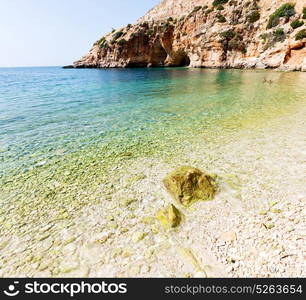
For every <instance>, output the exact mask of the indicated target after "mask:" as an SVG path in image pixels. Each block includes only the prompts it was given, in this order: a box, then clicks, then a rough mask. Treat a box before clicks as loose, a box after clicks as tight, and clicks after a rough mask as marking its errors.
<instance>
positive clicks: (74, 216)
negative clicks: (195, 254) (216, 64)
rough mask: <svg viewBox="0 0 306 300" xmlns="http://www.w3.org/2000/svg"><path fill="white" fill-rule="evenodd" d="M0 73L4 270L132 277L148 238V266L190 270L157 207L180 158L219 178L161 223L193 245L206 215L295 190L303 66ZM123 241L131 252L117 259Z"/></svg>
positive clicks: (219, 227) (234, 211) (222, 226)
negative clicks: (173, 224) (170, 247)
mask: <svg viewBox="0 0 306 300" xmlns="http://www.w3.org/2000/svg"><path fill="white" fill-rule="evenodd" d="M0 82H1V85H0V277H1V276H12V277H16V276H23V277H29V276H38V277H46V276H47V277H48V276H63V275H65V276H66V275H67V274H68V275H69V276H76V277H82V276H88V275H90V276H91V277H105V276H108V277H113V276H119V277H120V276H124V277H127V276H135V272H134V271H133V268H134V265H135V259H136V258H137V259H138V258H139V257H142V256H143V255H144V253H146V251H147V249H148V245H149V246H150V245H151V246H152V247H154V249H158V251H157V253H158V254H157V257H158V260H156V264H155V267H153V268H152V271H151V273H150V274H151V275H152V276H154V277H156V275H157V274H161V275H160V276H162V277H165V276H171V277H173V276H174V275H175V276H178V275H179V274H180V276H185V275H184V274H185V273H184V272H185V271H183V269H182V268H181V265H180V263H181V259H180V258H179V257H176V258H174V257H175V256H173V253H171V254H169V253H168V252H167V253H164V254H162V255H161V252H160V249H163V247H164V246H165V245H164V242H163V239H162V236H163V234H164V233H163V232H162V231H161V232H160V234H159V233H158V232H159V230H156V228H157V229H158V228H159V226H158V224H157V223H156V222H157V221H156V220H155V218H154V216H155V213H156V211H158V210H159V209H160V207H161V206H162V205H165V204H168V203H169V201H171V199H170V196H169V195H168V194H167V193H166V191H164V189H163V187H162V179H163V178H164V176H165V174H166V173H168V172H169V171H171V170H173V168H176V167H177V166H180V165H183V164H187V165H192V166H195V167H198V168H200V169H201V170H204V171H206V172H209V173H214V174H216V175H217V180H218V185H219V192H218V195H217V196H216V199H215V200H214V201H211V202H205V203H197V204H196V205H195V207H194V206H193V207H191V208H190V210H189V209H187V210H186V209H184V208H181V209H182V210H183V213H184V215H185V217H186V220H185V221H184V222H183V224H182V226H181V227H180V228H178V230H177V231H174V232H171V234H170V235H171V236H172V237H173V240H175V241H176V242H177V244H180V243H187V240H188V243H187V244H189V246H190V247H191V248H195V247H197V248H198V250H199V252H200V253H203V246H204V245H206V244H207V243H206V242H207V241H205V238H206V236H207V231H208V232H209V229H208V228H209V226H211V228H212V230H211V232H213V233H216V234H218V232H223V231H226V230H228V229H226V228H227V226H229V228H232V226H233V224H232V221H231V220H235V222H236V221H237V220H239V218H237V216H238V215H239V213H241V216H243V217H244V215H245V214H246V213H249V212H250V213H251V215H252V211H253V212H254V211H256V210H257V209H259V208H261V207H262V206H264V207H266V206H267V205H270V204H268V203H270V201H273V202H275V200H277V201H280V202H282V203H283V202H284V201H289V202H290V206H289V207H291V203H292V199H293V200H294V199H295V200H296V199H299V198H300V195H303V194H304V182H305V178H304V176H303V174H305V172H303V170H304V169H305V167H304V164H303V162H304V161H305V159H304V156H303V155H304V154H305V153H304V152H303V149H305V142H304V141H303V138H304V136H305V133H304V131H305V124H304V115H305V88H304V84H305V82H306V74H305V73H281V72H273V71H255V70H248V71H241V70H204V69H184V68H181V69H179V68H178V69H125V70H63V69H60V68H19V69H0ZM231 215H232V218H233V219H231V218H229V217H228V216H231ZM252 216H253V215H252ZM279 219H281V220H282V218H279ZM284 220H286V219H284ZM210 221H211V223H210ZM215 222H216V223H215ZM285 222H287V221H285ZM226 224H227V225H226ZM151 226H152V227H151ZM242 226H244V225H242ZM282 226H283V225H282ZM295 228H296V225H295ZM139 233H145V234H147V235H146V238H145V239H144V241H143V242H140V243H135V242H133V239H131V238H132V237H133V236H134V234H139ZM105 234H106V235H107V236H108V234H111V236H113V237H112V238H109V240H108V242H106V243H103V242H102V244H101V243H100V242H99V241H101V236H102V240H103V236H105ZM156 234H157V238H156V237H155V235H156ZM177 234H179V235H180V237H178V236H177ZM251 234H252V232H251ZM191 236H193V238H195V240H194V239H192V238H190V237H191ZM268 236H269V237H270V234H268ZM197 239H199V240H198V242H195V241H196V240H197ZM290 239H291V238H290ZM166 240H167V241H168V238H167V239H166ZM251 240H253V239H251ZM292 240H293V239H292ZM97 241H98V242H97ZM204 241H205V242H204ZM174 244H175V243H174ZM264 244H270V242H265V243H264ZM127 245H129V246H131V247H132V248H133V249H132V251H130V250H129V251H130V252H132V253H134V257H132V258H131V259H130V260H129V263H128V264H126V260H125V259H126V258H124V257H123V258H122V257H121V258H120V257H118V259H117V260H116V262H115V261H114V260H113V257H114V256H115V257H117V254H116V253H114V252H113V251H115V252H116V251H117V250H118V249H119V248H120V249H121V248H124V249H125V248H126V246H127ZM116 247H118V249H117V248H116ZM129 251H128V252H129ZM150 251H151V250H150ZM204 252H205V251H204ZM243 252H244V251H243ZM112 253H114V254H112ZM265 253H266V250H265ZM290 253H291V252H290ZM161 256H162V257H163V258H162V259H161ZM173 259H174V260H173ZM171 260H172V262H173V266H172V267H171V266H170V268H169V261H171ZM108 263H109V264H108ZM146 264H147V261H146ZM272 264H273V263H272ZM153 265H154V264H153ZM170 265H171V264H170ZM293 265H294V262H293ZM154 268H155V269H154ZM160 268H164V273H160V271H159V270H160ZM171 268H172V269H173V270H172V271H171ZM222 268H223V267H222ZM129 269H131V270H129ZM187 269H188V268H187ZM187 269H186V270H187ZM223 269H224V268H223ZM300 269H302V267H300ZM188 270H189V269H188ZM71 272H72V273H71ZM101 272H102V273H101ZM116 272H117V273H116ZM182 272H183V273H182ZM188 272H189V271H188ZM256 272H257V271H256ZM256 272H255V273H252V274H251V273H250V274H251V275H250V274H249V273H248V274H249V275H250V276H254V274H257V273H256ZM136 273H137V272H136ZM272 273H273V272H272ZM300 273H301V272H300V271H298V274H300ZM114 274H115V275H114ZM267 274H270V273H267ZM273 274H274V273H273ZM286 274H287V273H286ZM68 275H67V276H68ZM143 275H146V276H147V275H148V273H147V271H144V273H143ZM219 277H220V275H219Z"/></svg>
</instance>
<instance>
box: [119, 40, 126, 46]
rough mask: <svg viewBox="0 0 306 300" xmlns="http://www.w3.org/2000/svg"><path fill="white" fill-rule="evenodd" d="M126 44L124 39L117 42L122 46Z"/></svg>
mask: <svg viewBox="0 0 306 300" xmlns="http://www.w3.org/2000/svg"><path fill="white" fill-rule="evenodd" d="M125 44H126V40H125V39H121V40H119V41H118V45H120V46H123V45H125Z"/></svg>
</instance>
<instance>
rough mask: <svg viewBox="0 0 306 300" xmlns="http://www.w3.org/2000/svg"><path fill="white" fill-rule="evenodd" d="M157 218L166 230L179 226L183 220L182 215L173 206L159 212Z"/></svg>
mask: <svg viewBox="0 0 306 300" xmlns="http://www.w3.org/2000/svg"><path fill="white" fill-rule="evenodd" d="M156 218H157V220H158V221H159V222H160V223H161V225H162V226H163V227H164V228H166V229H170V228H175V227H177V226H179V225H180V223H181V220H182V217H181V213H180V212H179V210H178V209H177V208H176V207H175V206H174V205H172V204H171V205H169V206H168V207H165V208H162V209H161V210H159V211H158V213H157V214H156Z"/></svg>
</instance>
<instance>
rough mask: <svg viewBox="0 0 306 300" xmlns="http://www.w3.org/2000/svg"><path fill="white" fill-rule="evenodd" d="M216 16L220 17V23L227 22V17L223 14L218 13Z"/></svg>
mask: <svg viewBox="0 0 306 300" xmlns="http://www.w3.org/2000/svg"><path fill="white" fill-rule="evenodd" d="M216 17H217V19H218V22H220V23H225V22H226V19H225V17H224V16H223V15H221V14H217V16H216Z"/></svg>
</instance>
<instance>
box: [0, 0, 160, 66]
mask: <svg viewBox="0 0 306 300" xmlns="http://www.w3.org/2000/svg"><path fill="white" fill-rule="evenodd" d="M157 3H159V0H0V67H18V66H62V65H68V64H71V63H72V62H73V61H75V60H77V59H79V58H80V57H81V56H83V55H84V54H85V53H86V52H88V51H89V49H90V48H91V46H92V45H93V43H94V42H95V41H97V40H98V39H99V38H101V37H102V36H103V35H104V34H105V33H108V32H110V31H111V30H112V28H120V27H122V26H125V25H127V24H129V23H134V22H135V21H136V20H137V19H138V18H140V17H141V16H143V15H144V14H145V13H146V12H147V11H148V10H149V9H150V8H152V7H153V6H154V5H156V4H157Z"/></svg>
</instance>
